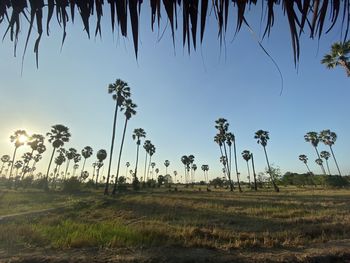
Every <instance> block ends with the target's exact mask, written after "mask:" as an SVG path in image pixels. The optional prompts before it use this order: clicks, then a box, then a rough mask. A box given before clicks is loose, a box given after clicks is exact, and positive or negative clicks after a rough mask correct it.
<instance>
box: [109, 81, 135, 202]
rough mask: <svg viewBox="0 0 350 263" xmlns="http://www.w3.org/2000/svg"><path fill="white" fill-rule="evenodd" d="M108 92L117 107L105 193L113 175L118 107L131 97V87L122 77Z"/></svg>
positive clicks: (110, 85) (111, 85) (110, 86)
mask: <svg viewBox="0 0 350 263" xmlns="http://www.w3.org/2000/svg"><path fill="white" fill-rule="evenodd" d="M108 93H109V94H113V95H112V97H113V100H115V109H114V117H113V131H112V142H111V149H110V152H109V164H108V172H107V180H106V186H105V191H104V194H105V195H107V194H108V187H109V178H110V176H111V167H112V157H113V148H114V140H115V133H116V128H117V127H116V126H117V115H118V109H119V108H120V110H122V105H123V103H124V101H125V100H126V99H128V98H129V97H130V95H131V94H130V87H129V86H128V83H126V82H124V81H122V80H121V79H117V80H116V81H115V82H114V83H113V84H109V85H108Z"/></svg>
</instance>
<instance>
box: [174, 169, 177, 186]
mask: <svg viewBox="0 0 350 263" xmlns="http://www.w3.org/2000/svg"><path fill="white" fill-rule="evenodd" d="M176 176H177V171H174V178H175V181H174V182H175V184H176V183H177V181H176Z"/></svg>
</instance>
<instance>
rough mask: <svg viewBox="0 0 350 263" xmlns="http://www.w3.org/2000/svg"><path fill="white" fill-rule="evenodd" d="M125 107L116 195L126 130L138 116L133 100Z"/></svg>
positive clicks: (124, 104)
mask: <svg viewBox="0 0 350 263" xmlns="http://www.w3.org/2000/svg"><path fill="white" fill-rule="evenodd" d="M123 107H124V115H125V122H124V129H123V136H122V141H121V145H120V149H119V156H118V164H117V175H116V177H115V180H114V187H113V192H112V194H115V193H116V191H117V184H118V178H119V170H120V161H121V158H122V153H123V147H124V141H125V134H126V128H127V125H128V121H129V120H130V119H131V117H132V116H134V115H135V114H136V110H135V109H136V107H137V105H136V104H135V103H133V102H132V100H131V99H127V100H125V101H124V103H123ZM129 165H130V164H129ZM125 177H126V175H125Z"/></svg>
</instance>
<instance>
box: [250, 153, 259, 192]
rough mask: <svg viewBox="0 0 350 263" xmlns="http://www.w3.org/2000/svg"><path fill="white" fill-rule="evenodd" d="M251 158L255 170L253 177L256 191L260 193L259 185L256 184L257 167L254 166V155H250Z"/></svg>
mask: <svg viewBox="0 0 350 263" xmlns="http://www.w3.org/2000/svg"><path fill="white" fill-rule="evenodd" d="M250 157H251V159H252V168H253V176H254V190H255V191H258V185H257V182H256V173H255V165H254V154H253V153H250Z"/></svg>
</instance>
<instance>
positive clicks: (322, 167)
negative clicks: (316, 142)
mask: <svg viewBox="0 0 350 263" xmlns="http://www.w3.org/2000/svg"><path fill="white" fill-rule="evenodd" d="M315 150H316V154H317V156H318V159H321V157H320V154H319V153H318V150H317V147H315ZM320 166H321V169H322V173H323V174H324V175H326V170H325V169H324V166H323V164H321V165H320Z"/></svg>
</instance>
